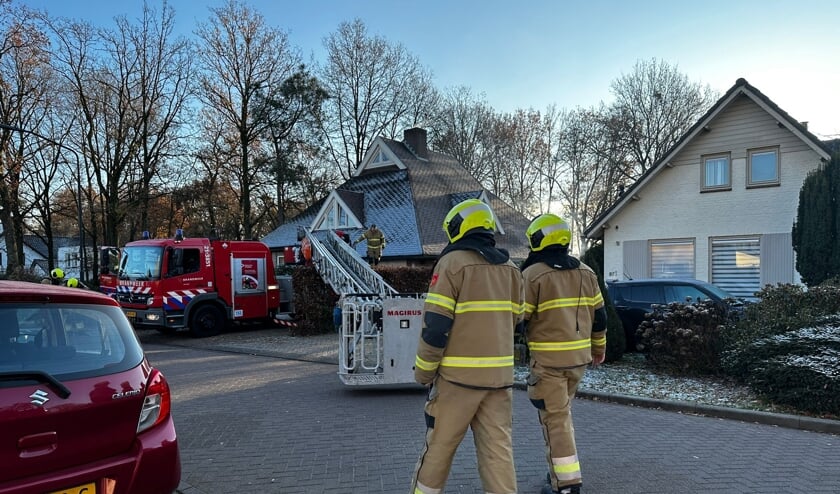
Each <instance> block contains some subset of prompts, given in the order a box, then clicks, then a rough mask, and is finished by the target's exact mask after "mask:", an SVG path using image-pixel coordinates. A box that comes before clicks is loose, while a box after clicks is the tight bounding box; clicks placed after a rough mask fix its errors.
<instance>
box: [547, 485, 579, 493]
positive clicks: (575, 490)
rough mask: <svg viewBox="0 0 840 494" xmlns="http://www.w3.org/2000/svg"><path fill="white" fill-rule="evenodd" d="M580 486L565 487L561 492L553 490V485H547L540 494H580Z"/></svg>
mask: <svg viewBox="0 0 840 494" xmlns="http://www.w3.org/2000/svg"><path fill="white" fill-rule="evenodd" d="M580 485H581V484H575V485H564V486H563V487H561V488H560V490H559V491H555V490H554V489H552V488H551V484H547V485H545V486H544V487H543V489H542V491H540V494H580Z"/></svg>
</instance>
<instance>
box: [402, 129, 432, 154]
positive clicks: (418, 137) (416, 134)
mask: <svg viewBox="0 0 840 494" xmlns="http://www.w3.org/2000/svg"><path fill="white" fill-rule="evenodd" d="M403 144H405V145H406V146H408V149H410V150H411V152H412V153H414V156H417V157H418V158H421V159H424V160H428V159H429V148H428V147H427V146H426V129H421V128H419V127H414V128H411V129H406V130H405V131H403Z"/></svg>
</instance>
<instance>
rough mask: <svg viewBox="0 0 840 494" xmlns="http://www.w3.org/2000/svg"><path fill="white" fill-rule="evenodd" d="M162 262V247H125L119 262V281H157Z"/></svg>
mask: <svg viewBox="0 0 840 494" xmlns="http://www.w3.org/2000/svg"><path fill="white" fill-rule="evenodd" d="M162 261H163V247H129V246H126V247H125V248H124V249H123V255H122V260H121V261H120V279H123V280H137V281H151V280H159V279H160V271H161V263H162Z"/></svg>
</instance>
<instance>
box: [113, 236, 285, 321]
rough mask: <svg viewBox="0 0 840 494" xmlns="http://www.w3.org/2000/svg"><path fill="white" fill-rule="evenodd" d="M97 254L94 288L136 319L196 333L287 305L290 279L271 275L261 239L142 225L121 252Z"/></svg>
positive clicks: (270, 314) (261, 317)
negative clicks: (170, 232)
mask: <svg viewBox="0 0 840 494" xmlns="http://www.w3.org/2000/svg"><path fill="white" fill-rule="evenodd" d="M117 255H118V256H119V257H117ZM117 258H118V259H119V261H118V263H116V264H115V263H114V260H115V259H117ZM101 259H102V262H101V263H100V275H99V283H100V289H101V290H102V291H104V292H105V293H108V294H110V295H111V296H112V297H114V298H115V299H117V300H118V301H119V303H120V305H121V306H122V308H123V312H125V314H126V316H128V318H129V320H131V321H132V323H133V324H134V325H135V327H151V328H155V329H158V330H160V331H163V332H169V331H176V330H178V329H182V328H189V331H190V332H191V333H192V334H193V335H194V336H199V337H202V336H212V335H215V334H218V333H219V332H221V331H222V330H223V329H224V328H225V326H226V325H227V324H228V323H231V322H258V321H272V320H274V319H275V317H276V316H278V314H279V313H280V312H284V313H288V312H291V311H290V310H288V309H289V307H290V305H291V301H290V299H291V293H290V289H291V282H290V280H280V279H279V278H276V277H275V274H274V262H273V260H272V257H271V252H270V251H269V249H268V247H267V246H266V245H265V244H263V243H262V242H257V241H240V240H220V239H216V238H185V237H184V236H183V232H182V231H181V230H178V232H176V234H175V237H174V238H166V239H152V238H148V235H147V234H145V233H144V239H143V240H137V241H134V242H129V243H127V244H126V245H125V246H124V247H123V248H122V249H121V250H120V251H119V252H115V249H113V248H103V252H102V256H101ZM283 281H286V282H287V283H283ZM281 285H284V286H283V287H282V288H283V289H282V290H281ZM283 291H285V297H284V296H283V295H284V294H283V293H281V292H283ZM281 299H283V300H281ZM281 306H282V307H281Z"/></svg>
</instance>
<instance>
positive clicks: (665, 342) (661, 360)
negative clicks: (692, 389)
mask: <svg viewBox="0 0 840 494" xmlns="http://www.w3.org/2000/svg"><path fill="white" fill-rule="evenodd" d="M734 317H735V315H734V313H733V312H731V311H728V310H726V309H725V308H724V307H723V306H722V305H720V304H718V303H715V302H713V301H710V300H704V301H701V302H696V303H693V304H683V303H677V302H674V303H670V304H668V305H656V306H654V308H653V313H652V314H650V315H649V316H648V317H646V318H645V320H644V321H642V323H641V324H640V325H639V328H638V329H637V330H636V340H637V341H638V347H639V349H640V350H641V351H642V352H645V353H646V356H647V359H648V360H649V361H650V362H651V363H653V364H654V365H655V366H656V367H659V368H661V369H664V370H667V371H669V372H674V373H679V374H689V375H690V374H701V375H702V374H718V373H720V371H721V367H720V354H721V349H722V341H721V334H722V333H723V332H724V327H725V326H727V325H731V324H734Z"/></svg>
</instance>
